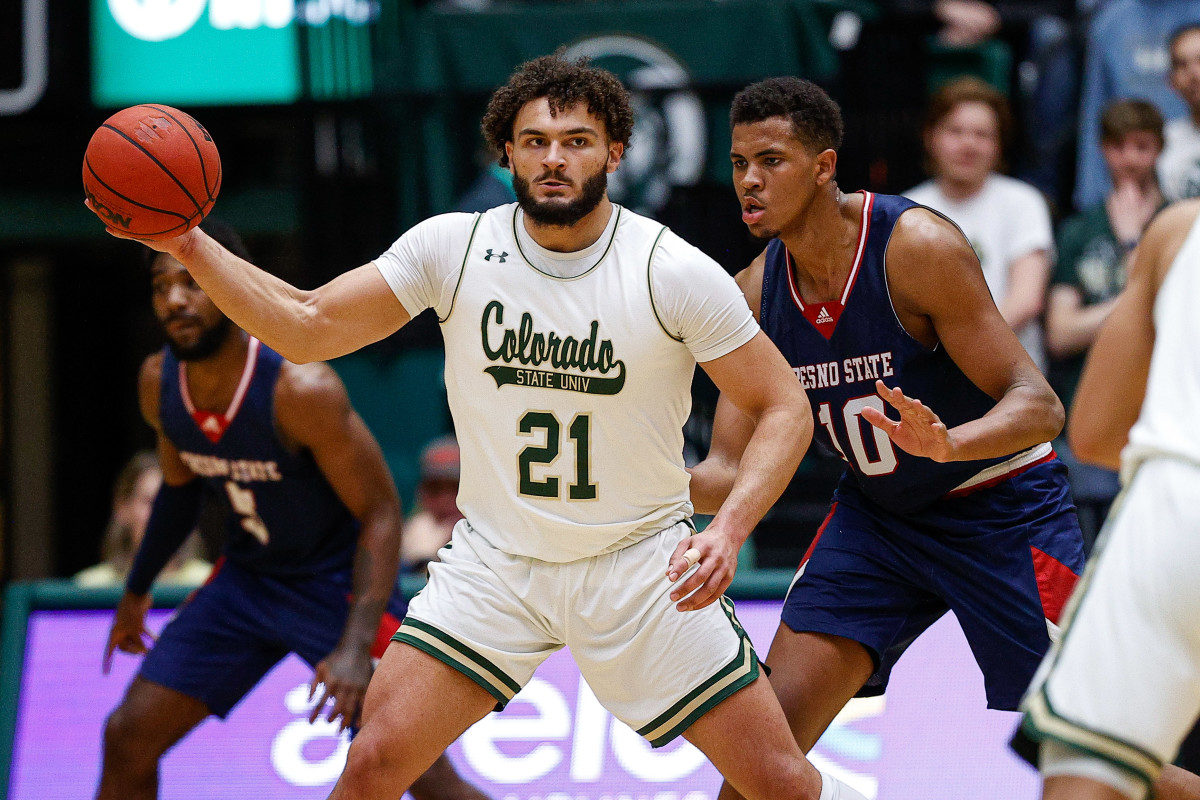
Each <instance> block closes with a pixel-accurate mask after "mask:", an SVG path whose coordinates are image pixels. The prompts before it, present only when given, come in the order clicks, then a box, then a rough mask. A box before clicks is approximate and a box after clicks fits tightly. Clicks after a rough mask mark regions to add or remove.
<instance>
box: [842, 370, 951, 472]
mask: <svg viewBox="0 0 1200 800" xmlns="http://www.w3.org/2000/svg"><path fill="white" fill-rule="evenodd" d="M875 391H876V392H878V393H879V396H880V397H882V398H883V399H884V400H885V401H886V402H887V404H888V405H890V406H891V407H892V408H894V409H896V410H897V411H899V412H900V420H899V421H896V420H893V419H890V418H888V416H887V415H886V414H884V413H883V412H882V411H879V410H878V409H875V408H870V407H867V408H864V409H863V411H862V416H863V419H865V420H866V421H867V422H869V423H871V424H872V425H874V426H875V427H876V428H879V430H881V431H883V432H884V433H886V434H887V435H888V438H889V439H891V440H892V442H893V443H894V444H895V445H896V446H897V447H899V448H900V449H901V450H903V451H904V452H906V453H910V454H912V455H914V456H924V457H925V458H931V459H933V460H934V461H939V462H945V461H953V460H954V450H955V446H954V440H953V439H952V438H951V436H950V432H949V431H948V430H947V429H946V425H945V424H944V423H943V422H942V421H941V420H940V419H939V418H938V415H937V414H935V413H933V411H932V410H931V409H929V408H927V407H926V406H925V405H924V404H922V403H921V401H920V400H918V399H916V398H915V397H909V396H907V395H906V394H904V392H902V391H901V390H900V387H899V386H897V387H895V388H891V389H889V388H888V386H887V384H885V383H884V382H883V381H875Z"/></svg>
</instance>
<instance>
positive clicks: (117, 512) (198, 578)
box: [72, 450, 212, 587]
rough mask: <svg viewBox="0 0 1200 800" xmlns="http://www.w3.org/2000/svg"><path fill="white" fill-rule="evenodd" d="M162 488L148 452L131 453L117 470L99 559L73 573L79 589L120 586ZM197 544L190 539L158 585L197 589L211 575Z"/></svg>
mask: <svg viewBox="0 0 1200 800" xmlns="http://www.w3.org/2000/svg"><path fill="white" fill-rule="evenodd" d="M161 484H162V472H161V470H159V467H158V458H157V457H156V456H155V455H154V453H152V452H150V451H149V450H142V451H140V452H138V453H135V454H134V456H133V458H131V459H130V460H129V462H128V463H127V464H126V465H125V466H124V467H123V468H122V469H121V472H120V473H119V474H118V475H117V480H116V483H115V485H114V487H113V503H112V515H111V516H110V517H109V520H108V527H107V528H106V530H105V532H104V545H103V557H104V560H103V561H101V562H100V563H99V564H96V565H94V566H91V567H88V568H87V569H84V570H81V571H80V572H77V573H75V575H74V577H73V578H72V580H74V581H75V583H76V584H77V585H79V586H84V587H97V586H121V585H123V584H124V582H125V576H126V575H127V574H128V573H129V568H130V566H132V564H133V556H134V554H136V553H137V549H138V545H140V544H141V542H142V536H143V535H144V534H145V533H146V523H147V522H149V520H150V509H151V508H152V507H153V505H154V498H155V496H157V495H158V487H159V486H160V485H161ZM198 551H199V540H198V537H197V536H196V535H194V534H193V535H192V536H191V537H189V538H188V540H187V541H186V542H184V545H183V547H181V548H180V549H179V551H178V552H177V553H176V554H175V556H174V558H172V559H171V561H170V562H169V563H168V564H167V567H166V569H164V570H163V571H162V573H161V574H160V575H159V578H158V581H159V582H160V583H166V584H185V585H197V584H200V583H203V582H204V581H205V579H206V578H208V574H209V572H211V571H212V564H210V563H209V562H207V561H205V560H204V559H202V558H200V557H199V556H198V555H197V553H198Z"/></svg>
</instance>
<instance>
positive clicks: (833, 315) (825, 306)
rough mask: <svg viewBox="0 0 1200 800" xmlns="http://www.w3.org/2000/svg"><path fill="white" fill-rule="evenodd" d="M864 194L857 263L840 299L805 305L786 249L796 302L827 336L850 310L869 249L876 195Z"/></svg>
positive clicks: (790, 280) (847, 277)
mask: <svg viewBox="0 0 1200 800" xmlns="http://www.w3.org/2000/svg"><path fill="white" fill-rule="evenodd" d="M862 195H863V207H862V219H860V220H859V223H858V246H857V247H856V248H855V250H854V263H853V264H852V265H851V266H850V274H849V275H847V276H846V284H845V286H843V287H842V294H841V297H840V298H839V299H838V300H830V301H826V302H821V303H813V304H811V305H809V306H805V305H804V300H803V299H802V298H801V297H800V287H799V286H798V285H797V284H796V265H795V262H794V261H793V260H792V254H791V253H790V252H788V250H787V249H786V248H784V251H783V252H784V255H785V257H786V264H787V277H788V288H789V290H790V291H791V294H792V302H794V303H795V304H796V308H797V309H799V311H800V313H801V314H802V315H803V316H804V318H805V319H807V320H808V321H809V323H811V324H812V326H813V327H814V328H816V330H817V333H819V334H821V335H822V336H824V337H825V338H826V339H829V338H830V337H832V336H833V332H834V330H836V329H837V324H838V320H840V319H841V318H842V312H843V311H845V310H846V303H847V301H849V299H850V292H851V291H852V290H853V289H854V282H855V281H856V280H857V279H858V271H859V267H860V266H862V260H863V254H864V253H865V252H866V250H867V239H868V237H869V236H870V235H871V209H872V207H873V206H874V205H875V195H874V194H873V193H872V192H867V191H864V192H862Z"/></svg>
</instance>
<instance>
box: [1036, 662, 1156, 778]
mask: <svg viewBox="0 0 1200 800" xmlns="http://www.w3.org/2000/svg"><path fill="white" fill-rule="evenodd" d="M1024 711H1025V714H1024V716H1023V717H1022V718H1021V731H1022V732H1023V733H1024V734H1025V735H1026V736H1028V737H1029V738H1030V739H1032V740H1033V741H1035V742H1041V741H1044V740H1046V739H1052V740H1054V741H1056V742H1061V743H1062V744H1065V745H1067V746H1068V747H1074V748H1076V749H1078V750H1082V751H1084V752H1085V753H1087V754H1088V755H1091V756H1095V757H1096V758H1099V759H1101V760H1102V761H1107V762H1108V763H1110V764H1112V765H1113V766H1116V767H1119V768H1120V769H1122V770H1124V771H1126V772H1129V773H1130V774H1131V775H1133V777H1135V778H1137V779H1139V780H1141V781H1144V782H1145V784H1146V787H1147V788H1149V787H1150V786H1152V785H1153V784H1154V782H1155V781H1156V780H1158V776H1159V774H1160V773H1162V768H1163V765H1162V762H1161V761H1159V760H1158V758H1157V757H1155V756H1154V755H1153V754H1152V753H1149V752H1147V751H1146V750H1143V749H1142V748H1140V747H1138V746H1137V745H1135V744H1133V743H1131V742H1126V741H1124V740H1122V739H1118V738H1116V737H1114V736H1109V735H1108V734H1106V733H1100V732H1098V731H1094V730H1091V729H1090V728H1087V727H1084V726H1083V725H1080V724H1079V723H1077V722H1072V721H1071V720H1069V719H1067V718H1066V717H1064V716H1062V715H1061V714H1059V713H1058V712H1057V711H1055V710H1054V706H1053V705H1051V703H1050V698H1049V697H1047V696H1046V687H1045V685H1044V684H1043V685H1042V686H1040V687H1039V688H1038V690H1037V691H1036V692H1033V693H1032V694H1030V695H1029V696H1028V697H1027V698H1025V703H1024Z"/></svg>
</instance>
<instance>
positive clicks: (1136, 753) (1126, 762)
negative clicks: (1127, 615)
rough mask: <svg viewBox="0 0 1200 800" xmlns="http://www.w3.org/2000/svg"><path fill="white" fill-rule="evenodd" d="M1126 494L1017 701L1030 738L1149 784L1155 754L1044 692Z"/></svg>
mask: <svg viewBox="0 0 1200 800" xmlns="http://www.w3.org/2000/svg"><path fill="white" fill-rule="evenodd" d="M1127 496H1128V490H1127V489H1123V490H1122V491H1121V493H1120V494H1119V495H1117V498H1116V499H1115V500H1114V501H1113V507H1112V509H1111V510H1110V511H1109V515H1108V519H1107V520H1106V521H1105V525H1104V528H1103V530H1102V531H1101V534H1100V537H1099V538H1098V540H1097V542H1096V545H1095V547H1094V548H1093V550H1092V555H1091V557H1090V558H1088V562H1087V566H1086V567H1085V568H1084V570H1083V574H1082V575H1081V576H1080V577H1079V582H1078V584H1076V586H1075V590H1074V591H1073V592H1072V593H1071V598H1070V600H1068V602H1067V605H1066V608H1065V609H1064V610H1063V614H1062V617H1061V619H1060V624H1061V626H1062V634H1061V636H1060V638H1059V641H1058V644H1057V645H1056V646H1054V647H1053V648H1052V649H1051V651H1050V655H1049V656H1048V658H1050V659H1051V665H1050V666H1049V667H1045V668H1044V669H1045V674H1040V675H1038V676H1035V680H1036V681H1037V683H1036V685H1035V686H1034V687H1032V689H1031V690H1030V692H1029V693H1028V694H1027V695H1026V696H1025V699H1024V700H1023V701H1022V702H1021V711H1022V717H1021V732H1022V733H1023V734H1024V735H1025V736H1026V737H1028V738H1029V739H1030V740H1032V741H1034V742H1041V741H1044V740H1046V739H1050V740H1053V741H1056V742H1060V743H1062V744H1064V745H1067V746H1068V747H1073V748H1075V749H1077V750H1082V751H1083V752H1085V753H1087V754H1089V755H1091V756H1094V757H1096V758H1098V759H1100V760H1102V761H1106V762H1108V763H1110V764H1112V765H1113V766H1116V767H1118V768H1120V769H1122V770H1124V771H1126V772H1129V773H1130V774H1131V775H1133V776H1134V777H1135V778H1137V779H1138V780H1141V781H1144V782H1145V783H1146V786H1147V787H1150V786H1152V785H1153V783H1154V782H1155V781H1156V780H1158V776H1159V774H1160V773H1161V772H1162V767H1163V765H1162V762H1161V761H1160V760H1159V759H1158V757H1157V756H1155V755H1154V754H1153V753H1150V752H1149V751H1147V750H1144V749H1143V748H1141V747H1138V746H1137V745H1135V744H1133V743H1132V742H1127V741H1124V740H1123V739H1118V738H1116V737H1114V736H1110V735H1109V734H1106V733H1100V732H1099V731H1095V730H1092V729H1091V728H1088V727H1086V726H1084V725H1082V724H1080V723H1078V722H1074V721H1072V720H1069V719H1067V718H1066V717H1064V716H1063V715H1061V714H1059V713H1058V712H1057V711H1056V710H1055V709H1054V706H1053V704H1051V702H1050V697H1049V695H1047V693H1046V686H1047V684H1049V682H1050V678H1051V676H1052V675H1053V674H1054V668H1055V667H1056V666H1057V662H1058V660H1059V659H1060V658H1061V657H1062V652H1063V649H1064V648H1065V647H1066V645H1067V642H1068V641H1069V640H1070V639H1071V634H1072V633H1073V632H1074V625H1073V624H1072V623H1073V622H1074V621H1075V615H1076V614H1077V613H1078V612H1079V609H1080V607H1081V606H1082V605H1083V603H1084V599H1085V598H1086V597H1087V595H1088V593H1089V592H1090V591H1091V590H1092V588H1093V586H1094V583H1093V578H1095V576H1096V570H1097V569H1098V567H1099V563H1100V559H1101V556H1102V555H1103V552H1104V549H1105V547H1106V545H1107V544H1108V540H1109V538H1110V536H1111V533H1112V528H1113V526H1114V525H1115V520H1116V516H1117V511H1118V510H1119V508H1120V506H1121V505H1123V504H1124V500H1125V498H1126V497H1127Z"/></svg>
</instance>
